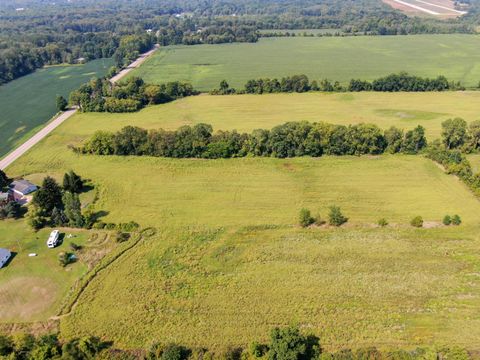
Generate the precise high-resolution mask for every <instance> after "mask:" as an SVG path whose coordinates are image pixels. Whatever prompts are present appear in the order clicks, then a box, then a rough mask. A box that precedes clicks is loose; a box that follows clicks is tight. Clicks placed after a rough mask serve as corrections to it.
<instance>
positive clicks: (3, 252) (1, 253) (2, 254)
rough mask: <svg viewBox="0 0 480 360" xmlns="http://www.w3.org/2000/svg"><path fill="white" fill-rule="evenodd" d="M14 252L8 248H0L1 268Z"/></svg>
mask: <svg viewBox="0 0 480 360" xmlns="http://www.w3.org/2000/svg"><path fill="white" fill-rule="evenodd" d="M11 257H12V253H11V252H10V250H8V249H0V269H1V268H2V267H3V266H4V265H5V264H6V263H7V262H8V260H10V258H11Z"/></svg>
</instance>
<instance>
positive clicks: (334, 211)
mask: <svg viewBox="0 0 480 360" xmlns="http://www.w3.org/2000/svg"><path fill="white" fill-rule="evenodd" d="M347 221H348V218H347V217H345V216H343V214H342V211H341V210H340V208H339V207H338V206H335V205H334V206H330V213H329V214H328V222H329V224H330V225H333V226H341V225H343V224H345V223H346V222H347Z"/></svg>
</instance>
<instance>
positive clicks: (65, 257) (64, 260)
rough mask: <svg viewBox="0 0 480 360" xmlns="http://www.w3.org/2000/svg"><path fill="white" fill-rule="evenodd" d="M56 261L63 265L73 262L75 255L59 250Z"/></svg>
mask: <svg viewBox="0 0 480 360" xmlns="http://www.w3.org/2000/svg"><path fill="white" fill-rule="evenodd" d="M58 262H59V263H60V265H61V266H63V267H65V266H67V265H68V264H71V263H73V262H75V256H74V255H73V254H71V253H68V252H61V253H60V254H58Z"/></svg>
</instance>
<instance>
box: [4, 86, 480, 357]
mask: <svg viewBox="0 0 480 360" xmlns="http://www.w3.org/2000/svg"><path fill="white" fill-rule="evenodd" d="M358 95H359V96H360V97H363V98H364V101H366V103H365V104H364V106H363V107H362V106H360V105H361V104H362V102H361V101H359V98H357V94H354V95H352V94H337V95H322V94H307V95H278V96H241V97H233V96H232V97H210V96H199V97H195V98H189V99H184V100H181V101H177V102H174V103H172V104H167V105H161V106H157V107H152V108H147V109H145V110H143V111H142V112H140V113H138V114H130V115H125V114H124V115H107V114H79V115H75V116H74V117H73V118H72V119H70V120H68V121H67V122H65V123H64V124H62V125H61V126H60V127H59V128H57V129H56V130H55V131H54V132H53V133H52V134H51V135H50V136H49V137H47V138H46V139H45V140H43V141H42V142H41V143H39V144H38V145H37V146H36V147H35V148H34V149H33V150H32V151H30V152H29V153H27V154H26V155H25V156H24V157H22V158H21V159H19V160H18V162H16V163H14V164H13V165H12V166H11V167H10V168H9V169H8V173H9V174H10V175H22V174H23V175H29V176H30V178H32V179H35V178H41V177H43V175H44V174H45V173H48V174H50V175H53V176H57V177H59V176H61V175H62V174H63V173H64V172H65V171H67V170H69V169H74V170H75V171H76V172H77V173H79V174H81V175H82V176H83V177H85V178H89V179H92V181H93V182H94V183H95V185H96V188H97V189H98V191H99V201H98V202H97V203H96V207H97V208H98V210H104V211H106V212H107V213H108V214H107V215H106V217H105V218H104V219H102V220H103V221H106V222H108V221H114V222H124V221H130V220H134V221H137V222H138V223H140V224H141V225H142V226H144V227H146V226H154V227H156V228H157V229H158V232H157V235H155V236H154V237H151V238H147V239H144V240H141V241H140V243H139V244H138V245H137V246H136V247H135V248H133V249H132V250H130V251H129V252H128V253H126V255H125V256H123V257H121V258H120V259H119V260H118V261H116V262H114V263H113V264H112V265H111V266H110V267H108V268H107V269H106V270H105V271H103V272H101V273H100V274H99V276H97V277H96V278H95V279H94V280H93V281H92V282H91V283H90V285H89V286H88V287H87V289H86V291H85V292H84V293H83V294H82V295H81V296H80V298H79V302H78V304H77V306H75V308H74V310H73V312H72V313H71V314H70V315H68V316H65V317H63V318H62V319H61V321H60V329H61V335H62V336H64V337H66V338H69V337H73V336H81V335H83V334H87V333H88V334H93V335H98V336H103V337H105V338H107V339H110V340H114V341H115V342H116V345H118V346H122V347H126V348H138V347H146V346H148V345H149V344H151V342H152V341H153V340H159V341H161V342H163V343H168V342H172V341H175V342H179V343H182V344H185V345H188V346H204V347H207V348H210V349H215V350H221V349H224V348H225V347H226V346H228V345H232V346H234V345H243V346H245V345H248V344H249V343H250V342H251V341H253V340H262V339H265V337H266V336H267V335H268V332H269V330H270V329H271V328H272V327H274V326H278V325H288V324H292V323H296V324H298V325H300V326H301V327H302V328H303V329H304V330H305V331H307V332H313V333H315V334H317V335H319V336H320V338H321V343H322V344H323V345H324V346H325V347H326V348H327V349H339V348H342V347H347V346H348V347H353V348H356V347H359V346H366V345H376V346H379V347H385V348H388V347H392V346H402V347H414V346H417V345H423V346H425V345H441V344H450V345H452V344H453V345H461V346H465V347H467V348H469V349H480V341H479V339H480V330H479V329H480V326H479V324H480V318H479V315H478V314H479V310H480V302H479V299H480V286H479V277H478V274H479V273H480V268H479V259H480V250H479V249H480V246H479V245H480V238H479V235H478V234H479V230H480V224H479V222H478V216H477V214H478V213H479V212H480V202H479V201H478V199H476V198H475V197H474V196H473V195H472V194H471V193H470V192H469V190H468V189H467V188H466V187H465V186H464V185H463V184H462V183H461V182H460V181H459V180H457V179H456V178H454V177H452V176H449V175H446V174H444V173H443V171H442V170H441V169H440V168H439V167H438V166H436V165H435V164H434V163H433V162H431V161H430V160H427V159H425V158H423V157H420V156H405V155H397V156H387V155H385V156H365V157H323V158H319V159H312V158H296V159H284V160H282V159H271V158H241V159H226V160H198V159H197V160H194V159H184V160H178V159H162V158H150V157H116V156H110V157H100V156H83V155H77V154H74V153H73V152H72V151H70V150H68V149H67V145H68V144H78V143H79V142H81V141H82V140H84V139H85V138H87V137H88V136H90V135H91V134H92V133H93V132H94V131H95V130H98V129H110V130H114V129H119V128H121V127H122V126H125V125H126V124H131V125H139V126H149V127H162V126H163V127H177V126H178V125H179V124H182V123H183V122H184V121H186V122H190V123H191V122H196V121H200V120H201V121H205V122H210V123H214V125H215V126H216V127H218V128H222V129H225V128H232V127H239V126H240V125H242V124H243V128H242V130H250V129H252V127H259V126H262V127H263V126H264V127H270V126H272V125H273V124H274V123H275V122H276V121H278V119H277V118H276V117H275V116H273V115H271V114H269V112H273V114H275V111H278V114H281V113H282V112H286V111H287V110H286V109H289V107H288V106H287V105H285V107H283V108H282V110H275V107H274V106H272V107H271V108H268V107H267V106H266V105H265V103H263V102H264V101H270V102H273V103H275V104H285V103H286V102H287V101H289V100H287V99H290V98H291V99H292V100H291V102H290V104H293V103H299V104H298V105H297V108H296V109H297V110H296V111H297V112H300V111H301V110H302V109H304V108H307V109H309V111H311V114H315V111H312V109H318V112H319V114H321V109H323V108H329V107H328V106H322V105H321V104H322V102H323V101H331V102H332V103H331V105H330V106H331V109H332V110H331V113H332V114H333V109H335V106H334V104H337V105H336V108H337V109H338V111H340V110H342V105H343V106H347V107H348V106H352V105H350V104H351V103H352V102H355V101H359V103H358V104H357V105H356V106H353V107H352V108H351V109H354V108H358V109H360V110H359V112H361V111H363V112H364V113H363V114H364V115H363V116H365V114H367V113H368V114H375V113H376V112H375V107H373V108H372V105H369V106H370V109H369V110H366V109H367V108H369V106H367V103H368V101H370V102H371V101H373V100H372V99H373V98H375V97H377V99H376V100H375V101H378V104H381V106H382V109H384V104H385V101H386V100H385V101H384V102H382V101H381V100H380V99H378V96H379V95H381V96H390V95H391V94H378V95H377V94H358ZM414 95H415V94H397V96H398V98H397V101H394V99H393V98H392V99H391V100H390V101H391V104H395V106H396V107H397V106H398V108H400V109H405V108H407V109H408V104H410V103H415V104H417V106H419V107H420V106H421V105H422V104H423V103H427V104H430V105H429V106H430V107H431V108H430V110H429V111H433V110H436V111H442V112H443V111H446V110H443V109H446V106H447V105H446V104H445V103H446V102H447V99H448V98H447V97H445V96H447V95H449V96H453V97H455V99H460V97H461V96H465V97H466V99H471V96H476V94H471V93H449V94H416V95H417V96H429V97H428V98H427V97H425V98H423V99H420V98H417V99H416V100H415V101H413V100H412V99H413V97H412V96H414ZM342 96H343V97H345V98H344V99H343V100H342V98H341V97H342ZM392 96H393V95H392ZM403 96H405V97H403ZM437 96H440V97H442V98H437ZM275 98H277V99H275ZM426 99H429V100H428V101H427V100H426ZM234 100H236V101H238V104H236V105H235V107H234V108H235V110H231V109H230V110H229V111H230V113H236V114H238V115H237V116H236V117H233V116H229V114H230V113H229V111H225V109H228V106H226V105H225V103H224V105H223V106H224V107H223V108H222V106H220V105H218V106H216V105H215V104H218V103H216V102H218V101H221V102H223V101H227V102H229V101H234ZM249 101H250V104H251V105H250V106H247V105H246V104H248V102H249ZM402 101H404V105H403V104H402ZM450 101H451V102H450V104H451V105H450V106H451V108H450V110H449V111H452V112H453V111H456V110H461V111H463V112H465V114H467V113H471V114H472V116H473V114H474V113H475V111H474V109H473V108H471V106H473V105H471V103H474V102H473V101H465V102H464V103H461V105H458V104H457V106H456V107H455V106H454V105H453V104H456V103H457V101H453V100H450ZM202 102H204V104H203V105H201V103H202ZM246 102H247V103H246ZM387 103H388V102H387ZM195 104H196V105H195ZM232 104H233V103H231V105H230V106H233V105H232ZM308 104H310V105H308ZM369 104H371V103H369ZM435 104H438V106H437V105H435ZM442 104H443V105H442ZM424 105H425V104H424ZM440 105H442V106H444V108H442V107H441V106H440ZM425 106H426V105H425ZM439 107H440V108H439ZM181 109H183V110H181ZM201 109H203V110H201ZM209 109H210V110H209ZM262 109H263V113H262ZM268 109H270V111H269V110H268ZM396 109H397V108H396ZM420 109H422V110H421V111H427V110H426V109H425V108H424V107H420ZM182 111H184V112H185V113H183V114H194V115H191V117H186V118H184V117H183V116H184V115H182ZM242 111H243V116H241V115H242ZM342 111H344V112H345V113H347V112H348V111H347V110H342ZM416 111H417V110H416ZM418 111H420V110H418ZM303 113H304V112H303ZM199 114H200V115H199ZM262 114H263V115H262ZM291 114H295V111H291V112H289V114H288V115H285V114H283V115H282V116H283V117H284V118H288V117H289V116H290V115H291ZM304 114H305V113H304ZM385 114H386V115H385ZM389 114H390V115H389ZM391 114H392V112H391V111H390V112H389V111H384V112H383V115H382V116H387V119H388V116H391V117H390V120H389V121H393V119H395V116H393V117H392V115H391ZM415 114H417V115H418V114H419V113H415ZM417 115H416V116H417ZM185 116H187V115H185ZM197 116H199V117H197ZM312 116H313V115H312ZM382 116H379V119H380V118H382ZM421 116H423V118H422V119H423V120H422V121H425V122H427V123H428V121H430V122H431V123H437V122H438V119H437V118H436V117H434V119H433V120H428V116H427V117H426V119H425V114H424V113H421ZM279 117H280V115H279ZM465 117H467V116H465ZM212 118H214V119H215V120H214V121H210V120H211V119H212ZM284 118H282V120H281V121H283V120H284ZM242 119H247V120H245V122H244V123H242ZM255 119H256V123H255ZM350 119H355V118H353V117H352V115H350ZM290 120H299V119H290ZM397 120H398V119H397ZM417 120H420V119H416V120H415V121H414V122H413V124H412V126H413V125H416V124H417ZM352 121H353V120H352ZM357 121H358V118H357ZM332 122H334V123H336V122H337V121H335V120H332ZM165 124H169V125H168V126H167V125H165ZM266 124H269V126H267V125H266ZM432 131H433V130H432ZM332 204H337V205H339V206H341V207H342V209H343V211H344V213H345V215H346V216H348V217H349V218H350V221H349V223H348V224H347V225H346V226H344V227H342V228H340V229H331V228H311V229H307V230H302V229H300V228H299V227H298V226H297V225H296V223H297V216H298V211H299V210H300V209H301V208H302V207H308V208H310V209H311V210H312V211H313V213H314V214H316V213H317V212H318V213H320V215H321V216H323V217H324V218H325V217H326V216H327V209H328V206H329V205H332ZM456 213H458V214H459V215H460V216H461V217H462V219H463V223H462V225H461V226H460V227H449V228H446V227H443V226H441V220H442V218H443V216H444V215H445V214H452V215H453V214H456ZM416 215H422V216H423V217H424V219H425V221H426V222H427V223H426V224H427V227H428V228H424V229H413V228H411V227H410V226H409V225H408V223H409V221H410V219H411V218H413V217H414V216H416ZM381 217H385V218H387V219H388V220H389V222H390V225H389V226H388V227H387V228H378V227H376V226H375V223H376V221H377V220H378V219H379V218H381ZM19 224H22V222H19ZM3 226H5V228H6V229H7V228H8V226H9V224H8V223H4V224H3ZM14 264H15V262H13V263H12V265H14ZM12 269H13V267H12ZM34 273H35V272H32V274H34ZM39 273H40V274H41V272H39ZM1 276H2V274H0V286H1V285H2V280H1Z"/></svg>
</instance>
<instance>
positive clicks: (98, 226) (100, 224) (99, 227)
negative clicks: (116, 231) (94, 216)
mask: <svg viewBox="0 0 480 360" xmlns="http://www.w3.org/2000/svg"><path fill="white" fill-rule="evenodd" d="M106 225H107V224H105V223H104V222H103V221H99V222H97V223H95V224H93V226H92V228H93V229H96V230H102V229H105V226H106Z"/></svg>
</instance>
